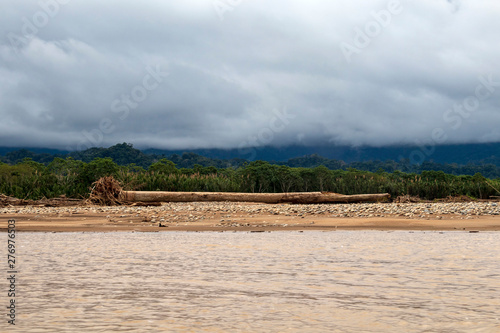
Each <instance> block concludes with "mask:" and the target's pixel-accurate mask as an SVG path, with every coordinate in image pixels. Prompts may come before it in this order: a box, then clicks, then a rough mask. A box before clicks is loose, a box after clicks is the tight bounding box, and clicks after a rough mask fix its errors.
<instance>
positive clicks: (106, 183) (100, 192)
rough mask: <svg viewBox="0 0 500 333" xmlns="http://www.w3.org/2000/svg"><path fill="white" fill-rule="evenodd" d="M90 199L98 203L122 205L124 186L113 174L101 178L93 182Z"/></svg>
mask: <svg viewBox="0 0 500 333" xmlns="http://www.w3.org/2000/svg"><path fill="white" fill-rule="evenodd" d="M91 190H92V191H91V192H90V196H89V201H90V202H91V203H93V204H96V205H105V206H106V205H107V206H115V205H121V204H122V201H121V200H120V194H121V193H122V187H121V186H120V183H119V182H118V181H117V180H116V179H114V178H113V177H112V176H110V177H103V178H100V179H99V180H98V181H96V182H94V183H93V184H92V188H91Z"/></svg>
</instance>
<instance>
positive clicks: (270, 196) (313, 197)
mask: <svg viewBox="0 0 500 333" xmlns="http://www.w3.org/2000/svg"><path fill="white" fill-rule="evenodd" d="M389 197H390V195H389V194H388V193H383V194H356V195H342V194H337V193H328V192H295V193H230V192H160V191H158V192H156V191H123V192H122V193H121V195H120V200H121V201H128V202H137V201H141V202H195V201H202V202H207V201H231V202H261V203H270V204H273V203H285V202H286V203H297V204H319V203H333V202H343V203H353V202H373V201H375V202H377V201H384V200H386V199H389Z"/></svg>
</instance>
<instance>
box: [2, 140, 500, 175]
mask: <svg viewBox="0 0 500 333" xmlns="http://www.w3.org/2000/svg"><path fill="white" fill-rule="evenodd" d="M68 157H71V158H73V159H74V160H80V161H83V162H85V163H90V162H91V161H92V160H94V159H95V158H107V157H109V158H111V159H113V161H114V162H115V163H116V164H118V165H119V166H126V165H130V164H135V165H137V166H140V167H142V168H144V169H148V168H149V167H150V166H151V165H152V164H154V163H156V162H158V161H159V160H161V159H165V158H166V159H168V160H170V161H172V162H173V163H175V164H176V166H177V167H178V168H193V167H194V166H195V165H200V166H202V167H210V166H212V167H215V168H217V169H222V168H239V167H242V166H244V165H246V164H248V163H250V162H251V161H247V160H245V159H242V158H233V159H217V158H209V157H206V156H201V155H198V154H195V153H189V152H186V153H182V154H172V155H168V156H166V155H164V154H155V153H151V154H147V153H144V152H142V151H141V150H139V149H135V148H134V147H133V146H132V145H131V144H128V143H122V144H117V145H114V146H112V147H109V148H90V149H87V150H84V151H76V152H68V153H61V154H50V153H34V152H31V151H28V150H26V149H21V150H16V151H11V152H8V153H6V154H5V156H0V162H3V163H7V164H11V165H12V164H16V163H19V162H22V161H23V160H24V159H25V158H31V159H32V160H33V161H35V162H38V163H42V164H44V165H48V164H49V163H51V162H52V161H53V160H54V158H62V159H66V158H68ZM495 161H497V160H496V159H491V160H485V161H483V163H479V164H473V163H468V164H465V165H459V164H441V163H434V162H428V161H426V162H423V163H421V164H411V163H410V161H409V159H401V160H399V161H393V160H386V161H378V160H374V161H365V162H351V163H345V162H344V161H341V160H335V159H328V158H325V157H322V156H319V155H308V156H303V157H296V158H292V159H289V160H287V161H270V163H271V164H275V165H285V166H289V167H293V168H315V167H318V166H321V165H323V166H325V167H327V168H328V169H331V170H348V169H350V168H354V169H357V170H361V171H370V172H374V173H376V172H380V171H382V172H388V173H392V172H394V171H401V172H404V173H410V174H411V173H416V174H421V173H422V172H424V171H443V172H444V173H446V174H451V175H456V176H460V175H470V176H473V175H475V174H476V173H480V174H482V175H483V176H485V177H487V178H497V177H500V161H499V163H496V164H495Z"/></svg>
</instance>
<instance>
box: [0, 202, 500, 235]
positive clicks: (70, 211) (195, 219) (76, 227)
mask: <svg viewBox="0 0 500 333" xmlns="http://www.w3.org/2000/svg"><path fill="white" fill-rule="evenodd" d="M9 219H15V220H16V228H17V230H18V231H43V232H66V231H69V232H71V231H78V232H81V231H88V232H100V231H142V232H148V231H150V232H151V231H154V232H156V231H278V230H279V231H283V230H359V229H361V230H469V231H471V230H477V231H500V205H499V204H498V203H497V202H467V203H405V204H396V203H374V204H334V205H332V204H328V205H290V204H279V205H268V204H253V203H226V202H212V203H200V202H195V203H164V204H162V205H161V206H156V207H155V206H153V207H131V206H118V207H116V206H115V207H99V206H76V207H33V206H27V207H4V208H0V221H2V223H1V224H0V226H1V228H0V230H2V231H5V230H6V227H7V221H8V220H9ZM160 225H162V226H161V227H160Z"/></svg>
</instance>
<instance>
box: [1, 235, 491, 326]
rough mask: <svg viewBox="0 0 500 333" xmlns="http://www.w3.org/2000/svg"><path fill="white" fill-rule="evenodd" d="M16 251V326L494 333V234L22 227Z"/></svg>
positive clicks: (17, 238)
mask: <svg viewBox="0 0 500 333" xmlns="http://www.w3.org/2000/svg"><path fill="white" fill-rule="evenodd" d="M16 244H17V255H18V271H19V272H18V274H17V279H18V281H17V284H18V285H17V293H16V304H17V308H16V314H17V318H16V322H17V324H16V330H17V331H19V332H86V331H88V332H155V331H164V332H500V247H499V245H500V233H496V232H480V233H474V234H472V233H467V232H409V231H395V232H382V231H337V232H335V231H331V232H319V231H314V232H312V231H310V232H291V231H287V232H271V233H267V232H266V233H246V232H237V233H233V232H224V233H216V232H206V233H190V232H160V233H158V232H156V233H140V232H112V233H28V232H25V233H18V234H17V237H16ZM6 288H7V287H5V288H4V290H5V289H6ZM2 299H3V304H5V305H7V302H8V300H7V297H6V293H4V295H3V298H2ZM4 309H5V307H4ZM4 311H6V310H4ZM4 318H5V317H4ZM6 321H7V320H5V323H1V324H0V329H6V328H9V329H10V327H7V324H6Z"/></svg>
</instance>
